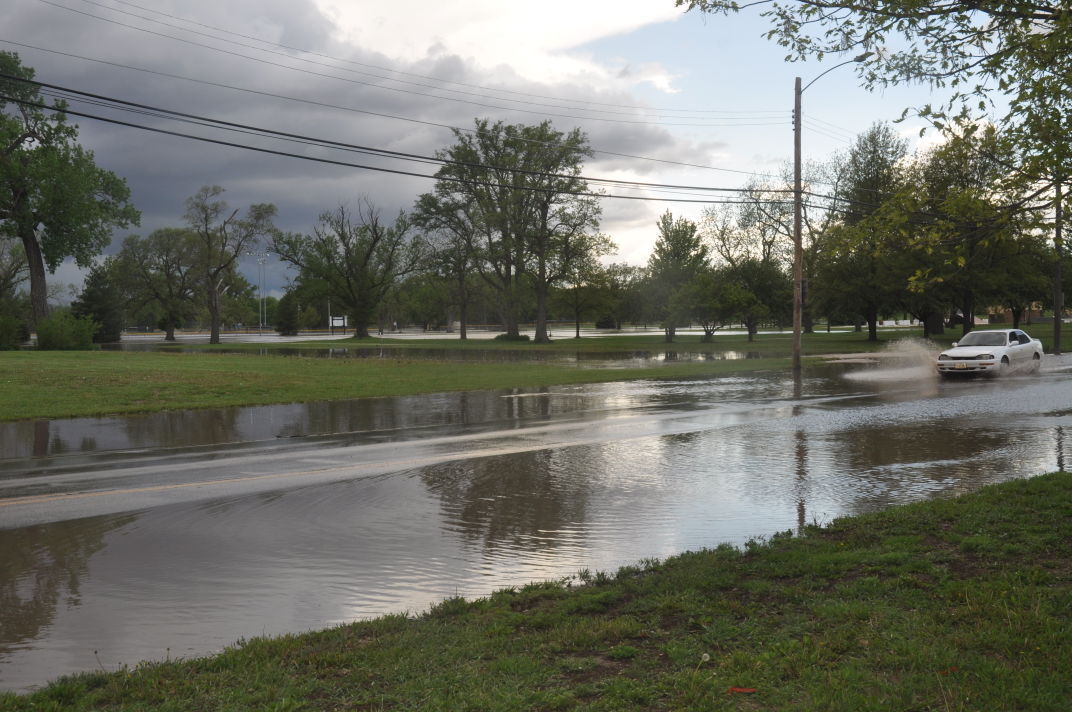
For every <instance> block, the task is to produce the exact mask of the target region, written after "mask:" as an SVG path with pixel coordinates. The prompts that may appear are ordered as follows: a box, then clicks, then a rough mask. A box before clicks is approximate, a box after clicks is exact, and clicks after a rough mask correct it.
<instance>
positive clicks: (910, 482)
mask: <svg viewBox="0 0 1072 712" xmlns="http://www.w3.org/2000/svg"><path fill="white" fill-rule="evenodd" d="M1017 437H1019V436H1017V435H1012V434H1009V433H1001V432H997V431H995V430H992V429H989V428H966V427H962V428H957V427H956V426H955V425H954V426H949V427H943V426H942V425H939V424H936V423H929V424H926V425H917V426H911V427H907V426H906V427H897V428H862V429H859V430H848V431H846V432H845V433H842V434H841V436H840V437H838V438H837V440H836V441H834V442H833V443H831V447H832V448H833V449H835V450H836V451H837V453H838V457H839V458H841V460H842V462H843V463H844V464H843V470H844V471H845V472H862V473H867V474H866V480H867V485H868V486H867V488H866V489H860V488H856V489H857V490H858V491H859V494H860V498H859V501H858V502H857V503H856V504H855V505H853V506H851V508H850V513H856V512H864V511H869V510H870V509H873V507H874V500H873V497H874V495H875V494H877V493H880V492H882V493H885V497H884V498H885V499H890V500H891V501H897V500H900V499H901V497H900V495H902V494H903V493H905V492H912V491H914V490H916V488H917V485H918V484H919V483H920V482H927V481H929V482H932V483H933V484H934V485H935V486H938V487H939V488H940V490H941V491H943V492H947V493H949V494H955V493H957V492H961V491H964V490H967V489H974V488H977V487H980V486H982V485H986V484H990V483H993V482H999V481H1002V480H1005V479H1008V478H1009V476H1011V475H1013V474H1015V473H1016V472H1017V468H1018V467H1019V466H1020V464H1021V463H1020V462H1019V461H1018V460H1015V459H1014V460H1013V461H1009V459H1008V458H1007V457H999V456H997V453H1001V452H1003V451H1006V450H1007V449H1008V446H1009V444H1010V443H1011V442H1013V441H1014V440H1015V439H1016V438H1017ZM986 453H994V454H995V456H993V457H987V456H985V455H986ZM981 456H982V457H981Z"/></svg>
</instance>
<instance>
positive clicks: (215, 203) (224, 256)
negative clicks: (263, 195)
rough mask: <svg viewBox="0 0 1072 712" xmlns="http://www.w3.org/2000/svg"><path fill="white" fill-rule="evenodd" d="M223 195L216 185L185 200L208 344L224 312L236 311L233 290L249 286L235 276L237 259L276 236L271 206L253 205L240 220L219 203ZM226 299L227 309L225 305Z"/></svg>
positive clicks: (216, 335) (215, 341) (215, 336)
mask: <svg viewBox="0 0 1072 712" xmlns="http://www.w3.org/2000/svg"><path fill="white" fill-rule="evenodd" d="M223 193H224V189H223V188H221V187H220V186H218V185H205V186H202V187H201V189H200V190H199V191H197V193H195V194H194V195H192V196H190V197H189V198H187V199H186V216H185V217H186V223H187V225H189V227H190V230H191V231H193V232H194V233H195V234H196V235H197V237H196V240H195V242H196V244H197V251H196V260H197V269H198V272H199V277H200V279H201V280H202V281H201V287H202V288H203V289H204V291H205V295H206V297H207V299H206V306H207V307H208V313H209V321H210V325H209V327H210V334H209V342H210V343H213V344H218V343H219V342H220V326H221V325H222V323H223V319H224V316H225V314H224V312H225V310H226V309H227V308H228V306H230V308H231V309H232V311H234V310H235V306H236V305H235V304H234V297H235V296H236V292H237V291H239V290H237V289H236V286H246V287H248V284H249V283H248V282H246V280H244V279H241V275H239V274H238V272H237V262H238V258H239V257H240V256H241V255H243V254H244V253H245V252H246V251H247V250H249V249H251V248H253V247H255V246H256V245H257V242H258V240H260V239H261V238H263V237H266V236H269V235H276V234H277V230H276V228H275V225H274V224H273V222H272V221H273V220H274V219H275V213H276V208H275V206H274V205H272V204H271V203H256V204H254V205H251V206H249V208H248V209H247V210H246V214H245V216H243V217H240V216H239V214H238V210H232V209H231V208H230V206H228V204H227V202H226V201H225V200H222V199H220V196H221V195H223ZM228 298H229V299H230V301H231V302H232V304H230V305H228V304H227V303H226V302H227V301H228ZM238 311H239V312H240V314H241V315H242V317H244V316H245V314H244V313H243V312H245V311H248V308H247V309H242V308H241V307H239V308H238ZM242 320H243V321H246V319H245V318H243V319H242Z"/></svg>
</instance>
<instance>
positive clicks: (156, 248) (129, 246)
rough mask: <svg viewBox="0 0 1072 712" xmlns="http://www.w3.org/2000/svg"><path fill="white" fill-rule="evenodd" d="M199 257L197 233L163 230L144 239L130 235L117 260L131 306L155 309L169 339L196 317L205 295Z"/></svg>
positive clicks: (118, 269) (154, 232)
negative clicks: (201, 299) (177, 327)
mask: <svg viewBox="0 0 1072 712" xmlns="http://www.w3.org/2000/svg"><path fill="white" fill-rule="evenodd" d="M198 254H199V243H198V239H197V233H196V232H194V231H193V230H189V229H184V228H161V229H159V230H154V231H153V232H152V233H150V234H149V236H148V237H145V238H142V237H139V236H137V235H130V236H129V237H127V238H126V239H125V240H123V247H122V249H121V250H120V251H119V254H118V255H117V257H116V259H117V261H118V263H119V264H118V266H117V271H118V272H119V274H120V275H121V276H122V283H123V285H124V288H125V289H126V291H127V294H128V296H129V300H130V303H131V305H132V306H133V307H134V309H135V310H141V309H150V310H152V311H153V313H154V314H156V315H157V319H156V320H158V321H159V322H160V324H161V326H162V328H163V329H164V330H165V332H167V336H168V338H169V339H173V338H174V332H175V327H176V326H179V325H180V324H182V323H184V322H185V321H187V320H188V319H190V318H192V317H193V315H194V314H195V313H196V310H197V309H196V302H197V301H198V299H199V297H200V296H202V294H203V283H202V282H201V281H200V277H201V275H200V272H201V270H199V269H198Z"/></svg>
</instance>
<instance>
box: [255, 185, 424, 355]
mask: <svg viewBox="0 0 1072 712" xmlns="http://www.w3.org/2000/svg"><path fill="white" fill-rule="evenodd" d="M272 244H273V248H272V249H273V251H275V252H277V253H278V254H279V257H280V258H281V259H282V260H283V261H284V262H289V263H290V264H292V265H294V266H295V267H297V268H298V269H299V270H300V271H301V274H300V276H299V281H300V282H303V283H307V282H311V281H316V282H320V283H321V284H322V285H323V290H324V293H325V294H326V295H327V296H328V297H330V298H331V299H332V301H333V302H335V301H336V300H337V302H338V303H339V304H342V305H343V307H344V308H345V309H346V311H347V312H348V313H349V315H350V320H351V322H352V324H353V327H354V330H355V332H354V335H355V337H356V338H367V337H368V335H369V332H368V327H369V324H371V323H372V322H373V320H374V319H375V315H376V310H377V309H378V307H379V306H380V303H381V302H382V301H383V299H384V297H386V296H387V293H388V292H389V291H390V289H391V288H392V287H393V286H394V285H395V283H396V282H397V280H398V279H399V278H401V277H404V276H405V275H407V274H410V273H411V272H414V271H415V270H416V269H417V268H418V267H419V266H420V264H421V263H422V258H423V255H424V244H423V241H421V240H420V239H418V238H417V237H416V236H415V235H414V234H413V232H412V230H411V226H410V221H409V218H408V217H407V216H406V214H405V212H402V211H399V214H398V217H397V218H395V221H394V223H393V224H392V225H385V224H384V223H383V222H381V220H380V213H379V210H378V209H377V208H376V207H375V206H374V205H373V204H372V203H371V202H370V201H369V200H368V199H363V200H361V201H360V202H359V203H358V206H357V210H356V212H355V211H353V210H351V209H350V208H349V207H347V206H345V205H340V206H339V207H338V208H336V209H335V210H333V211H331V212H325V213H322V214H321V215H320V221H319V222H318V223H317V225H316V226H314V227H313V234H312V235H298V234H277V235H276V236H275V239H274V240H273V243H272Z"/></svg>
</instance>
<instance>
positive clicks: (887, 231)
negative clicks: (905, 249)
mask: <svg viewBox="0 0 1072 712" xmlns="http://www.w3.org/2000/svg"><path fill="white" fill-rule="evenodd" d="M907 152H908V148H907V143H906V142H905V140H904V139H902V138H900V137H898V136H897V135H896V134H895V133H894V132H893V130H892V129H890V127H889V126H888V125H886V124H875V125H874V126H872V127H871V128H870V129H868V130H867V131H865V132H864V133H862V134H860V135H859V136H857V137H856V141H855V142H854V143H853V144H852V147H851V148H850V149H849V153H848V156H847V157H846V159H845V162H844V165H843V166H842V169H841V192H840V197H841V199H842V203H843V204H844V206H845V207H844V208H841V212H842V219H841V222H840V224H837V225H833V226H831V227H830V228H829V229H828V230H827V232H826V236H825V239H826V243H827V249H828V252H827V256H826V259H825V262H824V264H823V265H822V267H821V268H820V271H819V279H820V281H821V284H820V286H819V289H820V290H821V291H823V292H825V294H826V298H827V301H828V303H829V300H830V299H831V297H832V295H836V298H837V301H838V302H839V303H840V304H841V305H853V310H854V311H856V313H858V314H859V315H860V316H862V317H863V318H864V319H865V320H866V321H867V326H868V340H869V341H877V340H878V319H879V315H880V314H881V313H882V312H883V311H884V310H887V309H889V308H890V307H891V306H892V305H894V304H895V303H896V302H897V300H898V298H899V297H900V295H901V293H902V292H904V290H905V289H906V288H907V284H906V283H905V280H904V278H903V277H900V276H899V275H897V274H896V273H894V272H892V271H891V263H890V262H889V261H888V260H887V259H886V257H887V255H889V254H891V253H892V252H894V251H896V250H897V249H899V247H898V246H897V245H896V244H895V242H896V240H897V237H898V236H897V234H896V230H894V229H893V228H892V227H891V225H890V222H889V218H888V216H887V215H886V214H884V213H883V206H884V205H886V204H887V202H888V201H889V200H890V199H891V198H893V197H894V196H895V195H896V194H897V192H898V190H899V189H900V188H901V186H902V185H903V182H904V175H903V161H904V159H905V156H906V155H907Z"/></svg>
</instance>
